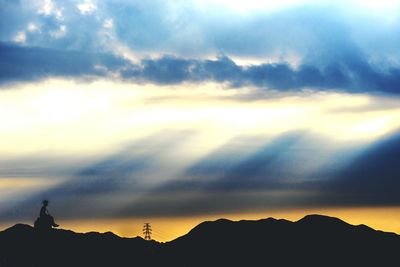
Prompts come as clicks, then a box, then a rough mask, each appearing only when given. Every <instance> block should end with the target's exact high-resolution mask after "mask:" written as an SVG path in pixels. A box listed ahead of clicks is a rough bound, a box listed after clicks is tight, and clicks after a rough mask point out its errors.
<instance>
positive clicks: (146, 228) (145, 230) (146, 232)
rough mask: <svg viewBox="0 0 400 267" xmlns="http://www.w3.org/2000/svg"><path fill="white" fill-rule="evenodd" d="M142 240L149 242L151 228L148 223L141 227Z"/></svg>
mask: <svg viewBox="0 0 400 267" xmlns="http://www.w3.org/2000/svg"><path fill="white" fill-rule="evenodd" d="M143 234H144V240H151V226H150V223H144V225H143Z"/></svg>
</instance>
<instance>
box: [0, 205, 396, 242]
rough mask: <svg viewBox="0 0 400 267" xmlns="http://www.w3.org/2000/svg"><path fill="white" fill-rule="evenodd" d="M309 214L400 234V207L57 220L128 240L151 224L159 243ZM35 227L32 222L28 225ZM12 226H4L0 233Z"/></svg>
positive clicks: (69, 226) (76, 228) (64, 225)
mask: <svg viewBox="0 0 400 267" xmlns="http://www.w3.org/2000/svg"><path fill="white" fill-rule="evenodd" d="M308 214H322V215H327V216H333V217H338V218H340V219H342V220H344V221H346V222H348V223H350V224H354V225H359V224H365V225H368V226H370V227H372V228H374V229H376V230H383V231H386V232H395V233H398V234H400V224H399V222H400V207H374V208H357V207H354V208H313V209H293V210H281V211H276V210H275V211H264V212H257V213H241V214H217V215H209V216H197V217H174V218H124V219H85V220H68V221H63V220H58V222H59V223H60V224H61V226H62V228H63V229H72V230H74V231H76V232H90V231H97V232H107V231H112V232H113V233H115V234H118V235H120V236H125V237H135V236H141V235H142V226H143V223H144V222H150V223H151V225H152V228H153V230H154V234H153V238H154V239H155V240H158V241H162V242H165V241H170V240H173V239H175V238H177V237H179V236H182V235H184V234H186V233H188V232H189V231H190V230H191V229H192V228H193V227H195V226H196V225H198V224H199V223H201V222H203V221H209V220H217V219H219V218H227V219H230V220H236V221H237V220H258V219H263V218H268V217H273V218H276V219H287V220H291V221H297V220H299V219H301V218H302V217H304V216H305V215H308ZM26 223H28V224H32V222H26ZM11 225H12V224H2V225H0V229H5V228H7V227H10V226H11Z"/></svg>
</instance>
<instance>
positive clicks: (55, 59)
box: [0, 44, 126, 82]
mask: <svg viewBox="0 0 400 267" xmlns="http://www.w3.org/2000/svg"><path fill="white" fill-rule="evenodd" d="M0 58H1V61H0V81H2V82H12V81H26V80H36V79H43V78H49V77H60V76H62V77H75V78H80V77H85V76H105V75H107V72H106V71H105V70H104V69H103V68H101V66H103V67H106V68H112V69H114V70H117V69H118V68H121V67H123V66H124V65H126V62H125V61H124V60H122V59H120V58H117V57H114V56H112V55H107V54H90V53H84V52H77V51H60V50H54V49H47V48H37V47H24V46H15V45H11V44H0ZM99 66H100V67H99Z"/></svg>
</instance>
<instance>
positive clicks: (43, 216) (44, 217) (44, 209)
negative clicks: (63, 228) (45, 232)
mask: <svg viewBox="0 0 400 267" xmlns="http://www.w3.org/2000/svg"><path fill="white" fill-rule="evenodd" d="M42 204H43V206H42V208H41V209H40V216H39V218H40V219H41V220H43V221H45V222H47V223H48V224H49V225H51V226H53V227H58V226H59V225H58V224H56V222H55V221H54V217H53V216H51V215H50V213H49V212H48V210H47V206H48V205H49V201H48V200H47V199H45V200H43V202H42Z"/></svg>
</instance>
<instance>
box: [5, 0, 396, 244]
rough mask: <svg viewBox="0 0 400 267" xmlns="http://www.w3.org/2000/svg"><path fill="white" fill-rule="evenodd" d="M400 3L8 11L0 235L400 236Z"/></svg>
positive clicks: (124, 3) (46, 3)
mask: <svg viewBox="0 0 400 267" xmlns="http://www.w3.org/2000/svg"><path fill="white" fill-rule="evenodd" d="M399 14H400V1H396V0H392V1H389V0H380V1H378V0H376V1H375V0H370V1H367V2H366V1H358V0H351V1H344V0H343V1H316V0H314V1H313V0H284V1H257V0H247V1H232V0H229V1H228V0H214V1H212V0H189V1H183V0H182V1H179V0H176V1H161V0H160V1H157V0H152V1H139V0H138V1H136V0H116V1H100V0H78V1H66V0H41V1H39V0H37V1H32V0H29V1H28V0H19V1H18V0H15V1H11V0H0V225H1V226H3V228H4V227H7V226H9V225H10V224H13V223H16V222H19V221H23V222H30V223H31V222H32V221H33V220H34V219H35V217H36V216H37V212H38V210H39V208H40V202H41V200H42V199H43V198H48V199H50V207H49V209H50V211H51V213H52V214H54V216H55V217H56V219H58V221H60V222H61V224H63V226H64V227H69V228H72V229H74V230H99V231H101V230H113V231H115V232H117V233H119V234H121V235H126V236H130V235H136V234H139V233H140V229H141V224H142V223H143V222H144V221H150V222H153V223H155V224H156V227H157V228H158V229H159V232H158V235H159V236H155V238H156V239H158V240H169V239H171V238H174V237H176V236H177V235H179V234H183V233H184V232H185V231H187V230H188V229H189V228H190V227H192V226H193V225H194V224H196V223H197V222H200V221H201V220H203V219H212V218H219V217H228V218H234V219H241V218H262V217H269V216H278V217H279V216H280V217H283V218H293V219H296V218H298V217H299V216H301V215H303V214H306V213H309V212H319V213H324V214H329V215H334V216H340V217H341V218H344V219H347V220H349V221H350V222H354V223H367V224H370V225H372V226H374V227H377V228H379V229H383V230H388V231H397V232H399V233H400V194H399V191H400V177H399V174H400V165H399V159H400V88H399V85H400V50H399V48H398V47H399V45H400V15H399Z"/></svg>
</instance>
